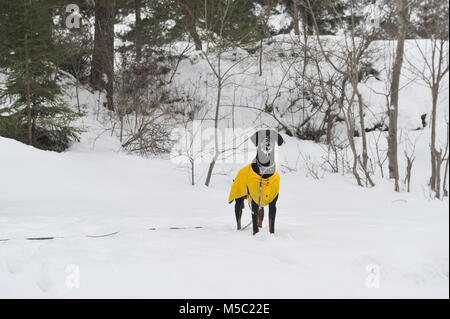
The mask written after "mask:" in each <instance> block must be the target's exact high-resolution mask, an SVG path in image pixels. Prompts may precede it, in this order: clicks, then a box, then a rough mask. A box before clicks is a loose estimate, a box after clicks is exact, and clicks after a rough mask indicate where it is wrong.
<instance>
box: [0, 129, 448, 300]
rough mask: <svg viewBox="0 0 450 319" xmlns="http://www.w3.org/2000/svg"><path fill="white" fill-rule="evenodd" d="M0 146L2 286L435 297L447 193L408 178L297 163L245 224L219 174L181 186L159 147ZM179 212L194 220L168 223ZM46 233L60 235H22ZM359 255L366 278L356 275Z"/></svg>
mask: <svg viewBox="0 0 450 319" xmlns="http://www.w3.org/2000/svg"><path fill="white" fill-rule="evenodd" d="M289 142H291V144H293V143H294V140H293V139H289V140H288V143H289ZM299 145H300V146H302V147H303V149H304V150H305V151H306V152H312V151H313V149H314V148H315V146H314V145H313V144H312V143H310V142H303V143H299ZM0 149H1V160H0V167H1V176H2V179H1V183H0V239H2V238H9V239H10V240H9V241H4V242H0V297H2V298H5V297H6V298H10V297H39V298H47V297H70V298H72V297H74V298H77V297H125V298H128V297H143V298H147V297H149V298H256V297H257V298H313V297H325V298H327V297H344V298H345V297H356V298H371V297H376V298H378V297H394V298H402V297H414V298H415V297H425V298H428V297H439V298H448V288H449V285H448V283H449V282H448V279H449V277H448V276H449V273H448V251H449V231H448V223H449V220H448V211H447V208H448V200H445V201H443V202H441V201H431V202H429V201H427V199H426V196H424V195H423V194H421V190H420V189H419V190H418V191H416V192H414V193H411V194H408V193H404V192H403V193H400V194H397V193H394V192H393V191H392V185H391V184H390V183H388V182H386V181H379V184H378V185H377V187H376V188H375V189H364V188H360V187H358V186H356V185H355V183H354V181H353V179H352V178H351V177H350V176H348V177H342V176H340V175H330V176H327V177H326V178H323V179H320V180H315V179H312V178H308V177H306V176H305V171H304V169H302V168H301V167H299V170H298V171H297V172H292V173H286V174H282V175H281V190H280V200H279V201H278V212H277V220H276V234H275V236H269V235H268V230H267V220H265V223H264V228H263V230H262V231H261V232H260V233H259V234H258V235H257V236H255V237H253V236H252V234H251V227H249V228H247V229H245V230H243V231H239V232H238V231H236V230H235V221H234V212H233V205H228V204H227V203H226V199H227V196H228V191H229V187H230V183H231V178H232V176H215V177H214V183H213V185H212V187H210V188H207V187H205V186H203V185H198V186H195V187H192V186H189V184H188V182H187V179H186V176H185V175H186V174H185V172H182V171H180V170H179V169H177V168H176V165H174V164H172V163H171V162H169V161H164V160H154V159H153V160H148V159H144V158H139V157H135V156H128V155H124V154H120V153H115V152H106V151H105V152H92V151H87V152H84V151H70V152H67V153H64V154H56V153H51V152H43V151H40V150H36V149H33V148H31V147H29V146H26V145H23V144H20V143H18V142H15V141H13V140H9V139H5V138H0ZM292 151H293V149H292V147H291V148H289V149H286V150H283V149H280V158H283V156H287V154H286V153H287V152H292ZM266 218H267V217H266ZM249 220H250V211H249V209H248V208H247V207H246V209H245V211H244V222H245V224H246V223H247V222H248V221H249ZM186 226H190V227H193V226H202V227H203V228H201V229H195V228H194V229H185V230H173V229H169V228H170V227H186ZM152 228H156V230H150V229H152ZM116 231H119V233H118V234H116V235H114V236H110V237H104V238H89V237H86V235H103V234H108V233H112V232H116ZM46 236H54V237H63V238H56V239H54V240H49V241H27V240H25V238H26V237H46ZM74 265H75V266H74ZM74 267H75V268H74ZM370 269H371V270H373V271H375V276H376V274H377V271H378V270H379V288H369V287H372V285H371V284H370V283H371V282H372V281H371V280H370V278H372V277H371V275H370V273H369V272H368V271H369V270H370ZM77 274H79V288H71V287H73V286H72V285H71V282H72V281H71V280H73V276H76V275H77ZM75 282H76V281H75ZM376 282H377V281H376V280H375V281H374V282H372V284H374V285H376ZM75 286H76V285H75Z"/></svg>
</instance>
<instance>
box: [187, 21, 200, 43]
mask: <svg viewBox="0 0 450 319" xmlns="http://www.w3.org/2000/svg"><path fill="white" fill-rule="evenodd" d="M187 20H192V19H191V18H189V17H188V18H187ZM187 23H188V24H189V26H188V28H189V34H190V36H191V37H192V40H193V41H194V45H195V50H197V51H199V50H201V49H202V40H200V36H199V35H198V33H197V26H196V24H195V21H188V22H187Z"/></svg>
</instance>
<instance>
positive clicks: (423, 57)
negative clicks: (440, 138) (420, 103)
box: [408, 0, 449, 197]
mask: <svg viewBox="0 0 450 319" xmlns="http://www.w3.org/2000/svg"><path fill="white" fill-rule="evenodd" d="M444 10H446V12H447V15H446V16H445V18H443V17H442V12H443V11H444ZM428 18H429V19H430V21H431V22H430V23H429V25H428V28H427V30H425V31H426V32H425V31H423V32H424V33H426V34H427V35H428V38H429V40H427V41H426V44H425V45H423V44H424V42H423V41H415V43H416V48H417V50H418V51H419V53H420V61H414V60H408V62H409V66H410V69H411V70H412V72H413V73H414V74H415V75H416V76H417V77H418V78H419V79H421V80H422V81H423V82H424V83H425V85H426V86H427V87H428V88H429V89H430V91H431V141H430V155H431V177H430V182H429V185H430V188H431V190H433V191H435V192H436V197H440V189H439V188H440V180H439V179H440V171H438V170H440V166H441V164H442V157H441V156H442V154H441V152H440V151H438V150H437V146H436V127H437V116H438V115H437V108H438V102H439V93H440V92H441V90H442V87H443V84H444V80H445V78H446V76H447V75H448V73H449V44H448V28H449V24H448V1H444V0H436V1H432V2H431V4H430V6H429V8H428Z"/></svg>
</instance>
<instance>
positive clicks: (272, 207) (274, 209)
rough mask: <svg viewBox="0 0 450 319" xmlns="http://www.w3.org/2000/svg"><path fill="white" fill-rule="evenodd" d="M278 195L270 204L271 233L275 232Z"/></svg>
mask: <svg viewBox="0 0 450 319" xmlns="http://www.w3.org/2000/svg"><path fill="white" fill-rule="evenodd" d="M277 200H278V195H277V197H275V198H274V200H273V201H272V202H271V203H270V204H269V233H271V234H274V233H275V216H276V214H277Z"/></svg>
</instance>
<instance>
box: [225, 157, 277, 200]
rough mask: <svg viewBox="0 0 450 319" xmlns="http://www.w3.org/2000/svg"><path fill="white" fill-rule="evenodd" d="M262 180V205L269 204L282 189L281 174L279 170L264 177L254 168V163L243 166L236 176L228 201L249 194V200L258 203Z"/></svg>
mask: <svg viewBox="0 0 450 319" xmlns="http://www.w3.org/2000/svg"><path fill="white" fill-rule="evenodd" d="M261 180H262V188H261V207H264V206H267V205H269V203H270V202H272V201H273V200H274V199H275V197H277V195H278V191H279V189H280V175H278V171H277V170H275V173H274V174H273V175H272V176H270V177H269V178H262V179H261V176H259V175H258V174H257V173H256V172H255V171H254V170H253V169H252V164H251V163H250V164H249V165H247V166H245V167H244V168H241V169H240V170H239V172H238V174H237V176H236V179H235V180H234V182H233V185H232V186H231V191H230V196H229V197H228V203H231V202H232V201H233V200H235V199H236V198H240V197H243V196H246V195H247V201H248V202H249V203H251V200H252V199H253V201H254V202H255V203H257V204H258V201H259V183H260V181H261Z"/></svg>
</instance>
